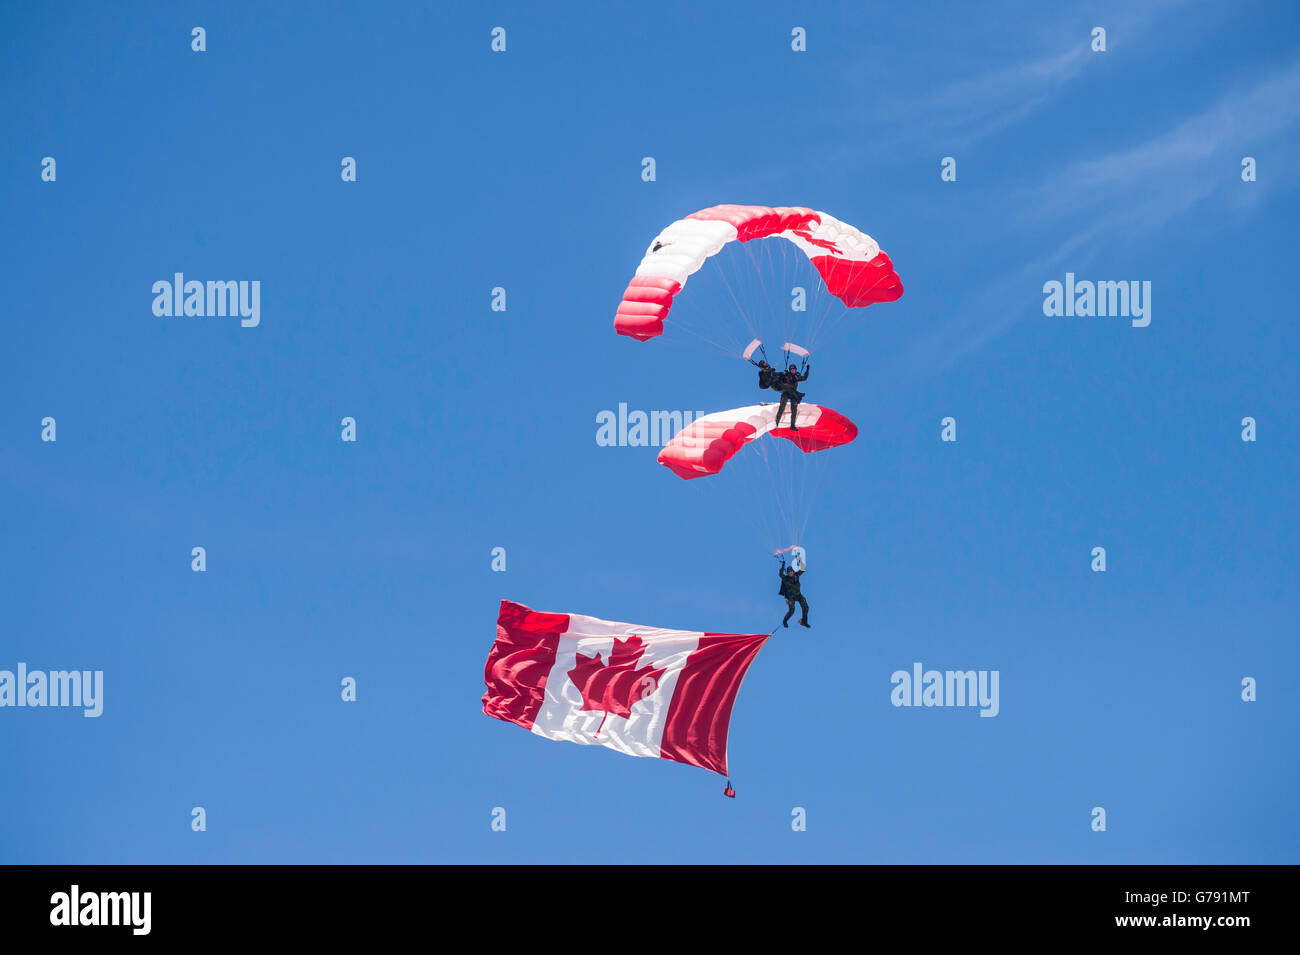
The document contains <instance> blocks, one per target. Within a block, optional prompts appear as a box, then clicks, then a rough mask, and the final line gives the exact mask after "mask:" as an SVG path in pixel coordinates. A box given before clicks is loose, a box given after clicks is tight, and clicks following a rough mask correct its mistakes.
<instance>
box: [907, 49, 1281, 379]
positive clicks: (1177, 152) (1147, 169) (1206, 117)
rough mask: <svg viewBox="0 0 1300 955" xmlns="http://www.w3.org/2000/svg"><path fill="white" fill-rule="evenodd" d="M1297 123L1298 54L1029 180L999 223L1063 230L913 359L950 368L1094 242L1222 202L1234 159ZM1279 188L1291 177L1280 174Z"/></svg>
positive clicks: (1011, 321)
mask: <svg viewBox="0 0 1300 955" xmlns="http://www.w3.org/2000/svg"><path fill="white" fill-rule="evenodd" d="M1298 124H1300V61H1297V62H1295V63H1292V64H1290V65H1288V66H1286V67H1284V68H1282V69H1280V70H1278V71H1276V72H1274V73H1272V74H1270V75H1269V76H1267V77H1265V78H1263V79H1262V80H1260V81H1258V82H1257V83H1255V84H1254V85H1253V86H1249V87H1248V88H1245V89H1244V90H1242V91H1237V92H1233V93H1231V94H1228V95H1224V96H1222V97H1221V98H1220V99H1219V100H1217V101H1216V102H1215V103H1213V104H1212V105H1211V106H1209V107H1207V108H1206V109H1204V110H1202V111H1201V112H1199V113H1197V114H1196V115H1194V116H1191V117H1189V118H1188V119H1185V120H1183V121H1182V122H1180V123H1178V124H1177V125H1176V126H1174V127H1173V128H1172V129H1169V130H1167V131H1165V132H1162V133H1160V134H1158V135H1155V136H1152V137H1151V138H1150V139H1148V140H1146V141H1145V142H1142V143H1139V144H1137V145H1135V146H1132V147H1128V148H1125V149H1120V150H1115V151H1113V152H1111V153H1108V154H1105V155H1101V156H1097V157H1094V158H1090V159H1083V160H1079V161H1077V162H1074V163H1071V164H1069V165H1067V166H1066V167H1064V168H1063V169H1062V170H1061V171H1060V172H1059V173H1057V174H1054V175H1052V176H1050V177H1048V178H1046V179H1044V180H1043V181H1041V182H1039V183H1037V184H1036V185H1034V186H1033V187H1031V188H1030V189H1028V190H1027V191H1026V192H1025V194H1024V195H1022V196H1020V197H1018V198H1017V199H1016V201H1013V202H1010V203H1008V204H1007V207H1008V208H1013V209H1022V210H1025V211H1024V212H1022V213H1021V214H1019V215H1018V216H1017V217H1015V218H1014V219H1013V220H1011V221H1009V222H1008V225H1009V226H1012V227H1014V228H1016V229H1018V230H1023V231H1030V232H1032V231H1035V230H1037V231H1041V232H1044V233H1055V234H1057V235H1061V234H1064V235H1065V238H1064V239H1061V240H1058V241H1056V242H1054V243H1051V244H1050V245H1048V246H1047V248H1048V251H1046V252H1045V253H1044V254H1042V255H1040V256H1037V257H1035V258H1033V259H1031V260H1030V261H1028V262H1026V263H1025V264H1023V265H1021V266H1018V267H1015V268H1013V269H1011V270H1009V271H1007V272H1006V273H1004V274H1003V275H1001V276H999V277H998V278H997V279H996V280H994V281H993V282H991V283H990V284H989V285H987V286H985V287H984V288H981V289H978V290H976V291H975V292H974V293H973V294H972V295H971V296H970V298H969V300H968V301H967V302H966V303H964V307H963V308H962V309H961V311H960V317H958V318H956V319H954V320H953V321H952V322H949V323H947V324H946V325H945V326H944V327H943V328H942V329H937V330H936V331H935V332H934V333H933V334H931V335H930V336H928V337H927V338H925V339H923V340H921V341H919V342H918V343H917V346H916V349H915V351H914V352H913V358H914V360H915V361H916V362H917V363H918V365H921V366H923V367H928V368H929V369H930V370H931V371H933V370H935V369H937V368H943V367H946V366H949V365H951V364H952V363H953V362H955V361H956V360H958V359H959V358H961V357H962V356H964V355H967V354H969V353H971V352H973V351H975V350H977V349H979V348H980V347H982V346H984V345H986V344H987V343H989V342H990V341H993V340H994V339H996V338H998V337H999V336H1001V335H1002V334H1004V333H1006V332H1007V330H1008V329H1010V328H1011V327H1013V326H1014V325H1015V324H1017V323H1018V322H1020V321H1022V320H1023V319H1025V318H1026V316H1027V315H1029V314H1030V312H1029V311H1028V310H1026V309H1025V308H1023V307H1021V306H1020V305H1016V306H1013V307H1010V308H1008V303H1023V302H1025V301H1026V299H1027V298H1029V297H1032V296H1031V294H1030V293H1032V291H1033V290H1035V289H1037V288H1039V287H1041V283H1042V282H1043V281H1044V280H1045V279H1046V278H1050V277H1058V278H1059V275H1057V273H1058V272H1060V271H1062V270H1064V269H1066V268H1069V269H1073V270H1076V271H1077V270H1079V269H1082V268H1086V267H1087V265H1088V264H1089V263H1090V262H1091V261H1092V259H1093V258H1094V257H1095V256H1096V255H1097V254H1098V252H1099V250H1100V249H1102V248H1114V247H1116V246H1117V245H1123V244H1125V243H1128V244H1132V243H1137V242H1148V241H1150V238H1151V236H1152V235H1154V234H1156V233H1158V232H1159V231H1160V230H1162V229H1164V228H1166V227H1167V226H1169V225H1170V224H1171V223H1173V222H1174V221H1175V220H1177V219H1179V218H1180V217H1181V216H1184V215H1186V214H1188V213H1189V212H1191V211H1192V210H1193V209H1194V208H1195V207H1197V206H1199V205H1200V204H1202V203H1205V202H1207V201H1218V202H1221V203H1223V204H1229V203H1230V202H1232V201H1233V200H1234V197H1235V196H1237V195H1238V194H1239V193H1240V192H1241V189H1242V188H1243V183H1242V182H1241V178H1240V175H1239V172H1240V166H1239V162H1240V159H1241V158H1242V157H1243V156H1245V155H1249V154H1251V153H1252V152H1253V151H1254V150H1256V149H1259V148H1261V147H1266V146H1267V145H1268V144H1269V143H1270V142H1274V141H1276V140H1278V139H1279V138H1280V137H1283V136H1287V135H1292V134H1294V132H1295V129H1296V126H1297V125H1298ZM1250 188H1255V189H1258V188H1262V186H1257V185H1254V184H1252V185H1251V186H1250ZM1278 188H1292V183H1291V182H1290V181H1289V180H1286V181H1283V180H1279V182H1278ZM986 238H987V239H988V240H989V241H990V242H996V236H987V237H986Z"/></svg>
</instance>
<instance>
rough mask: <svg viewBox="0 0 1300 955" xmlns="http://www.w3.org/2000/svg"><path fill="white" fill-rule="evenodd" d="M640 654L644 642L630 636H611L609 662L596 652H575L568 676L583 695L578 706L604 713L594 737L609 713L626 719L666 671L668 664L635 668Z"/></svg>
mask: <svg viewBox="0 0 1300 955" xmlns="http://www.w3.org/2000/svg"><path fill="white" fill-rule="evenodd" d="M643 653H645V643H644V642H642V640H641V638H640V637H638V636H635V635H633V636H630V637H628V638H627V639H626V640H620V639H618V638H617V637H615V638H614V651H613V652H612V653H611V654H610V655H609V663H601V661H600V654H599V653H597V654H596V655H595V656H594V657H589V656H586V655H585V654H582V653H579V654H578V661H577V665H576V666H575V667H574V668H573V669H572V670H570V671H569V679H570V680H572V681H573V685H574V686H576V687H577V688H578V692H579V693H581V694H582V706H581V709H584V710H603V711H604V713H605V716H604V717H603V718H602V719H601V721H600V726H598V727H597V728H596V735H597V736H599V735H600V731H601V730H602V729H604V728H605V720H606V719H609V714H610V713H613V714H614V715H615V716H621V717H623V718H624V719H626V718H627V717H629V716H631V715H632V704H633V703H635V702H636V701H637V700H642V699H645V698H646V697H647V696H649V695H650V694H651V693H653V692H655V691H656V690H658V689H659V678H660V677H661V676H663V675H664V673H666V672H667V667H665V668H663V669H659V670H657V669H655V668H654V667H653V666H651V665H650V664H646V665H645V666H643V667H641V668H640V669H634V668H635V667H636V664H637V661H638V660H640V659H641V654H643Z"/></svg>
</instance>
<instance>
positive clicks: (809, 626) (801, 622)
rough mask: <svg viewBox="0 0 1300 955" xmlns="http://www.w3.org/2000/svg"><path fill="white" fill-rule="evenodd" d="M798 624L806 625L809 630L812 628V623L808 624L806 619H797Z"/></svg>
mask: <svg viewBox="0 0 1300 955" xmlns="http://www.w3.org/2000/svg"><path fill="white" fill-rule="evenodd" d="M799 626H801V627H807V628H808V629H809V630H811V629H812V624H810V623H809V622H808V621H807V620H800V621H799Z"/></svg>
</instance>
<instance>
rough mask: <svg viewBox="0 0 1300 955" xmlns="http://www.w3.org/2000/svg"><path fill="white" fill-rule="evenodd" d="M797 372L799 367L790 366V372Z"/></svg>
mask: <svg viewBox="0 0 1300 955" xmlns="http://www.w3.org/2000/svg"><path fill="white" fill-rule="evenodd" d="M798 370H799V366H797V365H791V366H790V371H798Z"/></svg>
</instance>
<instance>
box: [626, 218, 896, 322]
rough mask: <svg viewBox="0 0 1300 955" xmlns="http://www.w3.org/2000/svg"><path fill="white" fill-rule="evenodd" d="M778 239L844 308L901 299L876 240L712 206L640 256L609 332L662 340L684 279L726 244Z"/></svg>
mask: <svg viewBox="0 0 1300 955" xmlns="http://www.w3.org/2000/svg"><path fill="white" fill-rule="evenodd" d="M768 237H777V238H781V239H788V240H789V241H790V242H793V243H794V244H795V245H797V246H798V247H799V248H800V249H801V250H802V251H803V253H804V254H805V255H806V256H808V258H809V260H810V261H811V262H812V264H813V265H814V266H816V268H817V271H818V272H819V273H821V277H822V279H823V280H824V281H825V282H826V287H827V289H829V290H830V292H831V294H832V295H834V296H836V297H837V298H838V299H840V301H842V302H843V303H844V304H845V305H847V306H848V307H849V308H861V307H863V306H867V305H873V304H875V303H876V302H892V301H894V300H896V299H897V298H898V297H899V296H901V295H902V294H903V283H902V282H901V281H900V280H899V278H898V273H897V272H895V271H894V263H892V262H891V261H889V256H887V255H885V253H884V252H882V251H881V250H880V246H879V245H877V244H876V240H875V239H873V238H871V236H869V235H867V234H866V233H863V232H859V231H858V230H857V229H855V228H853V226H851V225H848V224H847V223H844V222H840V221H839V220H838V219H836V218H835V217H834V216H831V215H828V214H827V213H825V212H817V211H815V210H813V209H804V208H801V207H798V206H794V207H785V206H780V207H777V208H775V209H769V208H767V207H766V206H731V205H727V206H713V207H712V208H709V209H701V210H700V211H699V212H695V213H692V214H691V215H689V216H687V217H686V218H685V219H678V220H677V221H676V222H674V223H673V224H672V225H670V226H668V228H666V229H664V230H663V231H662V232H660V233H659V235H657V236H655V240H654V241H653V242H652V243H650V247H649V248H648V249H647V250H646V254H645V258H643V259H642V260H641V264H640V265H639V266H637V270H636V275H635V276H633V278H632V281H631V282H630V283H629V284H628V287H627V291H626V292H624V293H623V301H622V302H621V303H620V304H619V307H618V313H617V314H616V315H615V316H614V329H615V331H617V332H618V333H619V334H620V335H627V336H629V337H631V338H635V339H638V340H639V341H646V340H647V339H650V338H654V337H655V336H656V335H661V334H663V330H664V319H665V318H666V317H667V316H668V312H669V310H670V309H671V308H672V307H673V298H674V296H676V295H677V293H678V292H680V291H681V290H682V288H683V286H685V285H686V279H687V278H688V277H690V276H691V275H694V274H695V273H696V272H698V271H699V270H700V267H701V266H702V265H704V260H705V259H707V258H709V257H710V256H712V255H716V254H717V253H718V252H719V251H721V249H722V247H723V246H724V245H726V244H727V243H728V242H748V241H749V240H750V239H765V238H768Z"/></svg>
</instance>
